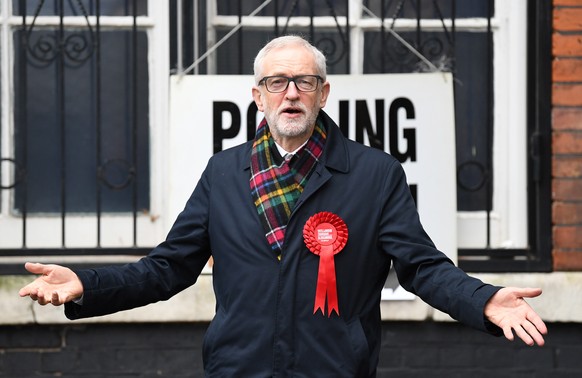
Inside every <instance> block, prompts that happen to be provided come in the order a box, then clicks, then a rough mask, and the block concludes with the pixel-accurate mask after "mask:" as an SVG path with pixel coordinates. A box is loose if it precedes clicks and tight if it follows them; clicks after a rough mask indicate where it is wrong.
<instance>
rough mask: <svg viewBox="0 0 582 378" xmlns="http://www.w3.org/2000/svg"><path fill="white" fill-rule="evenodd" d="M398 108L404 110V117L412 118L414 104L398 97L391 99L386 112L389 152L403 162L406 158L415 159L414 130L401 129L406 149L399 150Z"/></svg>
mask: <svg viewBox="0 0 582 378" xmlns="http://www.w3.org/2000/svg"><path fill="white" fill-rule="evenodd" d="M400 109H404V110H406V118H407V119H414V117H415V115H414V105H413V104H412V101H410V100H409V99H407V98H404V97H399V98H397V99H395V100H394V101H392V104H390V110H389V113H388V120H389V123H390V126H389V127H390V130H389V134H388V135H389V136H390V154H391V155H392V156H394V157H395V158H396V159H398V161H399V162H401V163H404V162H405V161H406V160H407V159H408V158H410V161H416V130H415V129H412V128H406V129H404V130H403V135H404V139H406V141H407V143H406V150H405V151H404V152H401V151H400V150H399V149H398V111H399V110H400Z"/></svg>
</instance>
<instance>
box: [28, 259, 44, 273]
mask: <svg viewBox="0 0 582 378" xmlns="http://www.w3.org/2000/svg"><path fill="white" fill-rule="evenodd" d="M24 269H26V270H28V271H29V272H30V273H33V274H46V273H48V271H49V268H48V266H47V265H44V264H38V263H31V262H27V263H26V264H24Z"/></svg>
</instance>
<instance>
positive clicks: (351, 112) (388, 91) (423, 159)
mask: <svg viewBox="0 0 582 378" xmlns="http://www.w3.org/2000/svg"><path fill="white" fill-rule="evenodd" d="M327 80H328V81H329V82H330V84H331V92H330V96H329V99H328V101H327V105H326V107H325V109H324V110H325V111H326V112H327V114H329V116H330V117H331V118H332V119H333V120H334V121H335V122H336V123H337V124H338V125H339V126H340V128H341V129H342V131H343V132H344V134H346V135H347V136H348V137H349V138H351V139H354V140H356V141H358V142H361V143H364V144H366V145H372V146H373V147H377V148H380V149H383V150H385V151H386V152H388V153H390V154H392V155H393V156H395V157H396V158H397V159H398V160H400V161H401V163H402V165H403V167H404V170H405V171H406V175H407V179H408V184H409V186H410V187H411V191H412V193H413V195H414V197H415V200H416V203H417V207H418V211H419V214H420V218H421V220H422V223H423V225H424V228H425V230H426V231H427V232H428V234H429V235H430V236H431V238H432V239H433V241H434V242H435V244H436V246H437V247H438V248H439V249H440V250H442V251H443V252H445V253H446V254H447V255H448V256H449V257H450V258H451V259H453V261H455V260H456V257H457V256H456V254H457V245H456V240H457V235H456V230H457V227H456V216H457V214H456V212H457V206H456V204H457V197H456V176H455V170H456V162H455V120H454V103H453V85H452V75H451V74H447V73H422V74H379V75H330V76H328V78H327ZM253 82H254V79H253V77H252V76H233V75H225V76H183V77H178V76H173V77H172V78H171V89H170V90H171V92H170V98H171V104H170V111H171V122H170V140H169V142H170V146H171V151H172V156H171V157H170V166H171V168H170V170H171V172H170V182H171V183H172V184H171V185H172V186H171V195H170V202H171V203H170V206H172V208H173V209H174V210H175V211H174V213H175V214H177V213H178V212H179V210H181V209H182V207H183V204H184V203H185V201H186V199H187V198H188V196H189V195H190V193H191V190H192V188H193V187H194V185H195V184H196V181H197V180H198V178H199V177H200V175H201V173H202V171H203V169H204V167H205V166H206V162H207V161H208V158H209V157H210V156H211V155H212V154H213V153H215V152H217V151H220V150H224V149H226V148H229V147H232V146H235V145H238V144H241V143H244V142H246V141H247V140H249V139H252V137H253V136H254V128H255V127H256V125H257V124H258V123H259V122H260V120H261V119H262V117H263V116H262V114H261V113H260V112H257V110H256V107H255V105H254V103H253V101H252V96H251V87H252V85H253ZM391 275H392V274H391ZM412 298H414V296H412V294H410V293H407V292H406V291H404V290H403V289H402V288H401V287H399V286H398V285H397V284H396V283H395V282H392V283H391V280H390V279H389V281H388V282H387V287H386V288H385V289H384V291H383V294H382V299H398V300H401V299H412Z"/></svg>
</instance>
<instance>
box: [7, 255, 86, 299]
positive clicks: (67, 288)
mask: <svg viewBox="0 0 582 378" xmlns="http://www.w3.org/2000/svg"><path fill="white" fill-rule="evenodd" d="M24 268H25V269H26V270H28V271H29V272H30V273H33V274H38V275H40V276H39V277H38V278H37V279H35V280H34V281H32V282H31V283H29V284H28V285H26V286H24V287H23V288H22V289H20V291H19V292H18V294H19V295H20V296H21V297H26V296H29V297H30V299H32V300H34V301H37V302H38V303H39V304H40V305H43V306H44V305H46V304H49V303H51V304H53V305H54V306H60V305H62V304H64V303H66V302H69V301H72V300H74V299H79V298H81V296H82V295H83V284H82V283H81V280H79V277H78V276H77V275H76V274H75V272H73V271H72V270H71V269H69V268H66V267H63V266H60V265H53V264H51V265H45V264H36V263H29V262H28V263H26V264H25V265H24Z"/></svg>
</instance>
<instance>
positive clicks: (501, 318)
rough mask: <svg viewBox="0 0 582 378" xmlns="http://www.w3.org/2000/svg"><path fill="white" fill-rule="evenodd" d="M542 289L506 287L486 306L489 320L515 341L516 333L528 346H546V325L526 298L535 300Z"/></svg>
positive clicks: (509, 338)
mask: <svg viewBox="0 0 582 378" xmlns="http://www.w3.org/2000/svg"><path fill="white" fill-rule="evenodd" d="M541 293H542V290H541V289H529V288H528V289H525V288H524V289H522V288H516V287H505V288H502V289H501V290H499V291H498V292H497V293H495V294H494V295H493V296H492V297H491V298H490V299H489V301H488V302H487V304H485V309H484V313H485V316H486V317H487V319H489V321H491V322H492V323H493V324H495V325H497V326H498V327H500V328H501V329H502V330H503V334H504V335H505V337H506V338H507V339H508V340H511V341H513V339H514V332H515V335H517V336H518V337H519V338H520V339H522V340H523V342H524V343H526V344H527V345H530V346H531V345H534V344H537V345H539V346H542V345H544V337H543V335H545V334H547V333H548V330H547V328H546V325H545V323H544V322H543V320H542V319H541V318H540V317H539V315H538V314H537V313H536V312H535V311H534V310H533V309H532V308H531V307H530V305H529V304H527V302H526V301H525V299H524V298H534V297H537V296H539V295H540V294H541Z"/></svg>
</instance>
